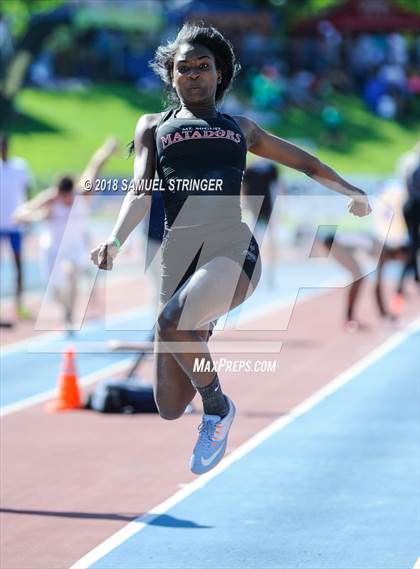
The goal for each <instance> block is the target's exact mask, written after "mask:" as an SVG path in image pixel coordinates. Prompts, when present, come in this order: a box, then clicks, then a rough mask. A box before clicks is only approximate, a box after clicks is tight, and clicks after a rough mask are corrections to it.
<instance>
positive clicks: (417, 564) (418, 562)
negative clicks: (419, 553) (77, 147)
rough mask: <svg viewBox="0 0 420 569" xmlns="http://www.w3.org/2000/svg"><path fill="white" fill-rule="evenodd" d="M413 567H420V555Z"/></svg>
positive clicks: (416, 568)
mask: <svg viewBox="0 0 420 569" xmlns="http://www.w3.org/2000/svg"><path fill="white" fill-rule="evenodd" d="M413 569H420V557H419V558H418V559H417V561H416V562H415V563H414V566H413Z"/></svg>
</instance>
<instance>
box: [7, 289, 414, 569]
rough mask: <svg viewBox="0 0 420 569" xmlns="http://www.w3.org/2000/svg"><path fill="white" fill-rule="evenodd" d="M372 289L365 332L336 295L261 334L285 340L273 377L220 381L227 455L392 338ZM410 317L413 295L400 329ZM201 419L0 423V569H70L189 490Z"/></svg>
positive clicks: (364, 310) (85, 416)
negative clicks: (349, 326)
mask: <svg viewBox="0 0 420 569" xmlns="http://www.w3.org/2000/svg"><path fill="white" fill-rule="evenodd" d="M370 288H371V287H370V284H368V285H367V286H366V290H365V292H364V296H363V298H362V299H361V306H360V308H359V311H360V313H361V314H363V315H364V319H365V320H366V321H369V322H371V323H372V328H371V329H370V330H369V331H367V332H360V333H358V334H349V333H346V332H345V331H344V329H343V326H342V320H341V317H342V313H343V303H344V295H345V291H340V290H335V291H333V292H329V293H328V294H325V295H322V296H320V297H318V298H314V299H311V300H309V301H306V302H305V303H303V304H301V305H300V306H297V307H296V308H295V310H294V313H293V317H292V320H291V323H290V326H289V330H287V331H285V332H280V333H276V334H274V333H270V338H273V337H275V336H276V335H277V338H278V339H280V340H281V341H283V342H284V345H283V349H282V351H281V353H280V354H278V355H277V356H275V359H276V360H277V361H278V363H277V371H276V373H269V374H258V375H253V374H241V375H238V374H234V373H230V374H229V373H228V374H226V373H225V374H222V380H223V386H224V390H225V391H226V393H228V394H229V395H231V396H232V398H233V399H234V401H235V403H236V404H237V407H238V417H237V420H236V421H235V425H234V428H233V430H232V433H231V437H230V450H231V449H233V448H235V447H238V446H239V445H240V444H242V443H243V442H245V441H246V440H247V439H249V438H250V437H251V436H252V435H254V434H255V433H256V432H257V431H259V430H261V429H262V428H263V427H265V426H266V425H267V424H269V423H271V422H272V421H273V420H274V419H276V418H277V417H278V416H279V415H281V414H283V413H286V412H287V411H288V410H290V409H291V408H292V407H294V406H295V405H297V404H298V403H299V402H301V401H302V400H304V399H306V398H307V397H308V396H309V395H311V394H312V393H314V392H315V391H316V390H317V389H319V388H320V387H321V386H323V385H325V384H326V383H327V382H328V381H330V380H331V379H333V378H334V377H335V376H336V375H337V374H339V373H340V372H342V371H343V370H344V369H346V368H347V367H349V366H350V365H351V364H353V363H355V362H356V361H358V360H359V359H360V358H362V357H363V356H365V355H366V354H368V353H369V352H371V350H372V349H373V348H374V347H375V346H377V345H378V344H381V343H382V342H383V341H384V340H385V339H386V338H387V337H388V336H390V335H391V334H392V333H394V332H395V328H392V327H391V326H385V325H384V324H383V323H381V322H380V321H379V320H378V319H377V317H376V314H375V312H374V309H373V307H372V305H371V300H372V291H371V290H370ZM419 308H420V307H419V302H418V299H417V297H415V296H412V297H411V300H410V302H409V303H408V304H407V306H406V317H407V320H409V319H410V318H414V317H415V316H416V315H418V314H419ZM280 313H281V311H273V312H272V313H271V314H270V315H269V316H267V317H265V321H266V322H267V323H268V324H269V323H271V324H272V323H273V322H275V321H276V320H277V319H278V318H279V315H280ZM229 336H230V338H231V333H230V334H229ZM266 336H267V335H266ZM262 337H263V334H262ZM256 339H258V337H257V338H256ZM251 349H252V348H251ZM238 357H240V358H241V357H243V356H238ZM246 357H248V356H246ZM267 357H269V358H270V359H272V358H271V356H267ZM250 359H261V355H257V356H255V358H252V357H250ZM199 420H200V418H199V416H198V415H190V416H184V417H183V418H182V419H181V420H178V421H174V422H166V421H163V420H161V419H160V418H158V417H157V416H154V415H152V416H146V415H143V416H132V417H127V416H118V415H117V416H104V415H100V414H95V413H91V412H86V411H80V412H71V413H63V414H59V415H53V416H51V415H47V414H45V413H44V411H43V407H42V406H35V407H32V408H29V409H26V410H24V411H21V412H18V413H15V414H12V415H9V416H6V417H4V418H3V419H2V427H3V428H2V429H1V439H2V440H1V445H2V457H1V458H2V461H1V464H2V470H3V473H2V479H1V482H2V484H1V492H2V507H3V509H4V514H3V520H2V524H1V532H2V544H3V546H2V552H1V563H0V566H1V567H2V569H13V568H16V569H62V568H67V567H69V566H70V565H71V564H72V563H74V562H75V561H76V560H77V559H79V558H80V557H82V556H83V555H84V554H86V553H87V552H88V551H89V550H91V549H92V548H93V547H95V546H96V545H98V544H99V543H100V542H102V541H103V540H105V539H106V538H108V537H109V536H110V535H111V534H113V533H114V532H116V531H117V530H119V529H120V528H121V527H123V526H124V525H125V524H126V523H127V522H128V521H130V520H131V519H133V518H135V517H137V516H138V515H140V514H141V513H142V512H145V511H147V510H148V509H150V508H152V507H153V506H155V505H157V504H158V503H160V502H162V501H163V500H165V499H166V498H168V497H169V496H170V495H172V494H173V493H175V492H176V491H177V490H178V489H179V484H182V483H186V482H189V481H191V480H192V479H193V478H194V476H193V475H192V474H191V473H190V472H189V470H188V459H189V456H190V452H191V448H192V446H193V444H194V441H195V437H196V427H197V425H198V423H199Z"/></svg>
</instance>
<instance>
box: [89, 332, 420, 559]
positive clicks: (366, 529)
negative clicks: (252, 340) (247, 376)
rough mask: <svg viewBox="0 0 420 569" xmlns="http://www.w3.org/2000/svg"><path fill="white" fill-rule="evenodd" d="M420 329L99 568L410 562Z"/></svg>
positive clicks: (415, 520) (413, 554)
mask: <svg viewBox="0 0 420 569" xmlns="http://www.w3.org/2000/svg"><path fill="white" fill-rule="evenodd" d="M419 356H420V354H419V335H418V334H412V335H411V336H410V337H409V338H408V339H406V340H405V341H404V342H403V343H402V344H400V345H399V346H397V347H396V348H394V349H393V350H392V351H391V352H389V353H388V354H386V355H385V356H384V357H382V358H381V359H380V360H378V361H377V362H375V363H373V364H372V365H370V366H369V367H368V368H366V369H365V370H364V371H362V372H361V373H359V375H357V376H356V377H355V378H354V379H353V380H352V381H351V382H350V383H348V384H346V385H345V386H344V387H342V388H341V389H340V390H339V391H337V392H335V393H334V394H333V395H331V396H330V397H328V398H327V399H325V400H323V401H322V402H321V403H320V404H318V405H317V406H316V407H314V408H312V409H311V410H310V411H309V412H308V413H306V414H305V415H303V416H301V417H300V418H298V419H297V420H295V421H294V422H293V423H291V424H289V425H288V426H287V427H285V428H284V429H282V430H281V431H278V432H277V433H276V434H274V435H273V436H271V437H270V438H269V439H267V440H266V441H265V442H263V443H262V444H261V445H260V446H259V447H257V448H256V449H255V450H253V451H252V452H251V453H249V454H247V455H246V456H244V457H243V458H242V459H240V460H239V461H238V462H235V463H233V464H232V465H231V466H230V467H229V468H228V469H226V470H224V471H223V472H222V473H221V474H219V475H218V476H217V477H216V478H214V479H212V480H210V481H209V482H208V483H207V484H206V485H205V486H204V487H203V488H202V489H200V490H198V491H196V492H195V493H193V494H192V495H190V496H189V497H188V498H186V499H185V500H183V501H182V502H181V503H179V504H178V505H177V506H175V507H173V508H172V509H171V510H169V511H168V512H167V514H166V515H163V516H160V517H158V518H156V519H155V521H154V522H152V523H151V524H150V525H148V526H147V527H146V528H145V529H143V530H142V531H141V532H139V533H138V534H136V535H134V536H133V537H131V538H130V539H129V540H127V541H126V542H124V543H123V544H122V545H120V546H119V547H118V548H117V549H115V550H114V551H112V552H111V553H109V554H108V555H106V556H105V557H104V558H102V559H101V560H99V561H97V562H96V563H95V564H94V565H92V567H95V569H108V568H109V569H129V568H133V569H134V568H135V569H158V568H159V569H181V568H182V569H197V568H200V569H216V568H220V569H228V568H229V569H266V568H267V569H274V568H275V569H411V568H412V567H413V565H414V563H415V561H416V559H417V557H418V555H419V535H420V534H419V531H420V527H419V520H420V512H419V484H418V480H419V474H420V472H419V471H420V465H419V456H420V432H419V425H420V422H419V419H420V417H419V404H418V401H419V382H420V370H419V361H420V357H419Z"/></svg>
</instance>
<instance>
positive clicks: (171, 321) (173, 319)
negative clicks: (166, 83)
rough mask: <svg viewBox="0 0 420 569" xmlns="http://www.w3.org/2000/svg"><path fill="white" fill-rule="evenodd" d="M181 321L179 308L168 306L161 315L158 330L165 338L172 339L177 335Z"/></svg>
mask: <svg viewBox="0 0 420 569" xmlns="http://www.w3.org/2000/svg"><path fill="white" fill-rule="evenodd" d="M178 321H179V314H178V310H176V309H173V308H171V307H169V306H166V307H165V308H164V309H163V310H162V312H161V313H160V315H159V318H158V321H157V331H158V334H159V336H160V337H161V338H162V339H163V340H171V339H173V338H174V337H175V335H176V331H177V326H178Z"/></svg>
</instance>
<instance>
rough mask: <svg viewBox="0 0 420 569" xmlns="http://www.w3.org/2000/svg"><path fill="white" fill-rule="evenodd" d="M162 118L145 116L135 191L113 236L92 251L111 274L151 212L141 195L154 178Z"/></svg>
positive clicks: (137, 144) (137, 146)
mask: <svg viewBox="0 0 420 569" xmlns="http://www.w3.org/2000/svg"><path fill="white" fill-rule="evenodd" d="M160 116H161V115H160V114H150V115H143V116H142V117H141V118H140V120H139V122H138V123H137V127H136V131H135V135H134V152H135V157H134V188H133V189H130V191H129V192H127V195H126V196H125V198H124V201H123V203H122V206H121V209H120V213H119V215H118V219H117V222H116V224H115V226H114V229H113V230H112V233H111V236H110V237H109V239H107V240H106V242H105V243H103V244H101V245H100V246H99V247H97V248H96V249H94V250H93V251H91V259H92V261H93V262H94V264H95V265H97V266H98V267H99V268H100V269H105V270H110V269H112V266H113V260H114V259H115V257H116V256H117V254H118V251H119V248H120V247H121V245H122V244H123V243H124V242H125V241H126V239H127V238H128V236H129V235H130V233H131V232H132V231H133V229H134V228H135V227H137V225H138V224H139V223H140V221H141V220H142V219H143V217H144V216H145V215H146V213H147V211H148V210H149V207H150V203H151V196H150V195H149V194H146V193H144V192H142V191H139V190H138V188H139V186H140V182H141V181H142V180H144V181H146V180H150V179H153V178H154V175H155V159H156V146H155V129H156V125H157V123H158V122H159V119H160Z"/></svg>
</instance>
